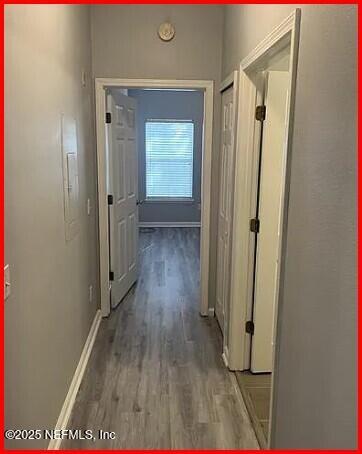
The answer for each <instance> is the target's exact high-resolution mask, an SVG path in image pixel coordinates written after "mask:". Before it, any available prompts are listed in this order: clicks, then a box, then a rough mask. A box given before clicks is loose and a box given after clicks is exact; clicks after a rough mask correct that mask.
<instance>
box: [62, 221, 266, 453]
mask: <svg viewBox="0 0 362 454" xmlns="http://www.w3.org/2000/svg"><path fill="white" fill-rule="evenodd" d="M139 244H140V277H139V281H138V284H137V285H136V287H135V288H134V289H132V290H131V292H130V293H129V294H128V295H127V297H126V298H125V300H124V301H123V302H122V303H121V304H120V306H119V307H118V308H117V309H116V310H114V311H113V312H112V313H111V315H110V317H109V318H108V319H104V320H103V321H102V322H101V326H100V329H99V332H98V336H97V339H96V343H95V346H94V349H93V352H92V355H91V358H90V360H89V363H88V367H87V370H86V373H85V375H84V378H83V382H82V385H81V388H80V390H79V392H78V396H77V400H76V403H75V406H74V409H73V413H72V416H71V419H70V422H69V424H68V428H69V429H84V430H85V429H92V430H93V431H94V432H96V431H98V430H99V429H102V430H110V431H114V432H115V433H116V440H114V441H98V442H97V441H95V442H93V441H91V442H89V441H81V440H77V441H66V442H63V444H62V449H65V448H66V449H71V448H72V449H87V448H88V449H89V448H104V449H117V448H119V449H203V448H209V449H258V444H257V441H256V438H255V435H254V432H253V429H252V427H251V424H250V420H249V417H248V415H247V413H246V409H245V406H244V404H243V403H242V400H241V398H240V394H239V391H238V390H237V388H236V382H235V379H234V377H233V374H232V373H230V372H228V371H227V369H226V368H225V366H224V364H223V362H222V358H221V348H222V344H221V335H220V331H219V327H218V325H217V322H216V319H215V318H211V319H207V318H201V317H200V315H199V313H198V308H199V304H198V294H199V229H198V228H160V229H141V232H140V241H139Z"/></svg>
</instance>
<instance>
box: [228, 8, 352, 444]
mask: <svg viewBox="0 0 362 454" xmlns="http://www.w3.org/2000/svg"><path fill="white" fill-rule="evenodd" d="M298 6H299V7H300V8H301V9H302V19H301V37H300V51H299V66H298V77H297V94H296V107H295V127H294V138H293V151H292V153H293V155H292V168H291V187H290V200H289V218H288V232H287V257H286V273H285V277H284V291H283V294H282V305H281V308H280V320H279V335H280V337H279V347H278V348H279V351H278V355H277V361H278V363H277V368H276V385H275V387H276V394H275V396H276V399H277V400H276V407H275V415H274V423H273V426H272V447H274V448H287V449H288V448H307V449H309V448H319V449H321V448H355V447H356V74H357V67H356V39H357V35H356V30H357V9H356V7H355V6H352V5H243V6H240V5H228V6H227V7H226V14H225V35H224V52H223V74H224V76H225V75H226V74H228V73H229V72H230V71H231V70H232V69H237V68H238V65H239V62H240V60H241V59H242V58H243V57H245V56H246V55H247V54H248V53H249V52H250V51H251V50H252V49H253V48H254V47H255V46H256V45H257V44H258V42H259V41H261V40H262V39H263V38H264V37H265V36H266V35H267V34H268V33H269V32H271V31H272V30H273V28H274V27H276V26H277V25H278V24H279V23H280V22H281V21H282V20H283V19H284V18H285V17H287V16H288V15H289V13H290V12H292V11H293V10H294V9H295V8H296V7H298Z"/></svg>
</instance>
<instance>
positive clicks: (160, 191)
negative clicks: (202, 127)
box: [146, 120, 194, 199]
mask: <svg viewBox="0 0 362 454" xmlns="http://www.w3.org/2000/svg"><path fill="white" fill-rule="evenodd" d="M193 155H194V124H193V122H192V121H188V120H186V121H174V120H170V121H169V120H148V121H146V198H176V199H177V198H182V199H184V198H187V199H188V198H190V199H191V198H192V176H193V157H194V156H193Z"/></svg>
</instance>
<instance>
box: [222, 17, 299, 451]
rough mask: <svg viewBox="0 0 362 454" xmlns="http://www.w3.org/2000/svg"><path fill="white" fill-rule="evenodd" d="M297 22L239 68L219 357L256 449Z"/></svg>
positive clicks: (273, 305) (276, 284)
mask: <svg viewBox="0 0 362 454" xmlns="http://www.w3.org/2000/svg"><path fill="white" fill-rule="evenodd" d="M299 22H300V11H299V10H296V11H295V12H294V13H293V14H291V15H290V16H289V17H288V18H287V19H286V20H285V21H284V22H283V23H282V24H281V25H280V26H279V27H278V28H277V29H275V31H274V32H272V33H271V34H270V35H269V36H268V37H267V38H265V40H263V41H262V42H261V43H260V44H259V45H258V46H257V47H256V48H255V50H254V51H253V52H251V54H250V55H249V56H248V57H246V58H245V59H244V60H243V61H242V62H241V65H240V79H239V90H240V97H239V100H240V101H239V114H238V139H237V154H236V166H235V172H236V177H235V186H236V188H235V195H234V198H235V202H234V213H233V214H234V217H233V223H234V229H233V239H232V241H233V248H232V275H231V290H230V291H231V298H230V318H229V320H230V335H229V344H228V349H227V351H226V354H227V362H228V365H229V368H231V369H233V370H235V371H236V377H237V380H238V383H239V386H240V389H241V391H242V394H243V397H244V401H245V404H246V406H247V408H248V410H249V415H250V417H251V420H252V422H253V425H254V429H255V432H256V435H257V437H258V440H259V443H260V445H261V447H262V448H266V447H268V446H270V443H271V439H272V437H273V432H272V424H271V421H272V418H273V412H274V409H273V393H274V388H273V383H274V379H275V373H274V372H275V370H276V368H275V364H276V362H277V361H278V315H279V314H280V311H281V310H282V301H281V294H282V291H281V289H282V285H283V264H284V257H285V237H286V235H285V232H286V226H287V209H288V189H289V168H290V154H291V153H290V152H291V136H292V126H293V107H294V97H295V83H296V67H297V51H298V37H299ZM240 326H241V327H242V331H241V334H240ZM224 354H225V351H224Z"/></svg>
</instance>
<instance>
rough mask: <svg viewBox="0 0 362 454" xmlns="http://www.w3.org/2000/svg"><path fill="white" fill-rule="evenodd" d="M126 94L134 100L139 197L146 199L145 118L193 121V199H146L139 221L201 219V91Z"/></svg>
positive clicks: (186, 220)
mask: <svg viewBox="0 0 362 454" xmlns="http://www.w3.org/2000/svg"><path fill="white" fill-rule="evenodd" d="M128 94H129V96H131V97H132V98H135V99H137V127H138V133H137V136H138V198H139V199H141V200H145V199H146V175H145V171H146V149H145V124H146V121H147V120H148V119H159V120H164V119H166V120H167V119H168V120H170V119H173V120H192V121H193V123H194V166H193V187H192V189H193V201H192V202H189V201H188V202H161V203H160V202H150V201H145V202H144V203H143V204H142V205H140V209H139V220H140V222H200V214H201V211H200V208H199V204H200V201H201V158H202V128H203V114H204V94H203V92H201V91H168V90H162V91H160V90H155V91H151V90H128Z"/></svg>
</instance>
